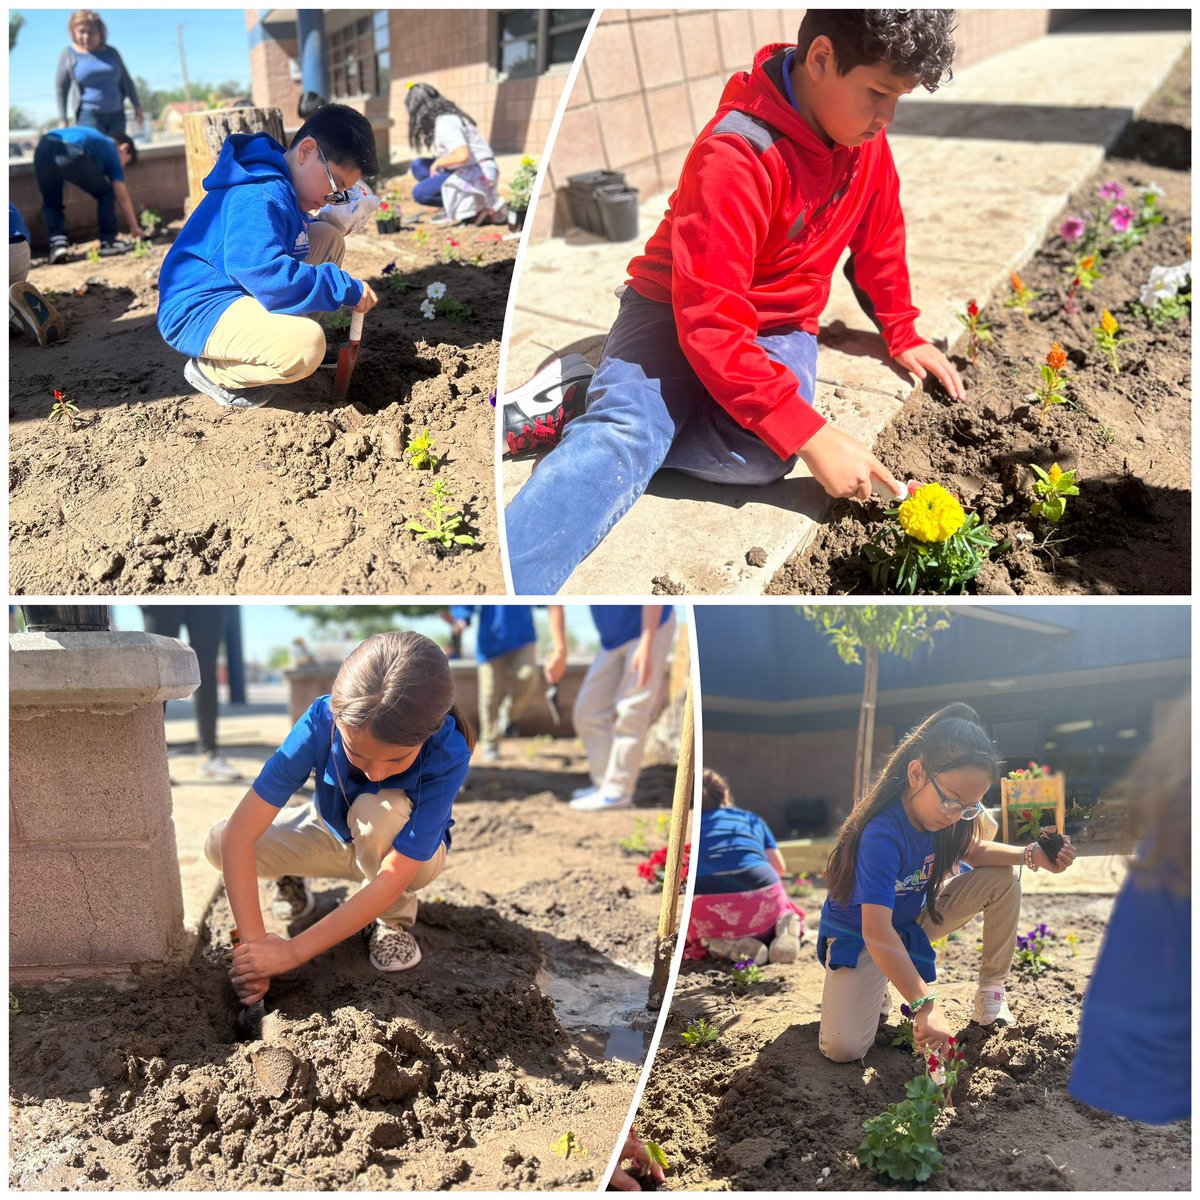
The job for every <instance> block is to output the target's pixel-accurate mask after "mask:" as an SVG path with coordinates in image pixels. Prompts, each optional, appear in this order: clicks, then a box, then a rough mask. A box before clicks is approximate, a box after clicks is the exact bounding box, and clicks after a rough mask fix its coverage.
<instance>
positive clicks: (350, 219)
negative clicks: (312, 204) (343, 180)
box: [316, 179, 380, 237]
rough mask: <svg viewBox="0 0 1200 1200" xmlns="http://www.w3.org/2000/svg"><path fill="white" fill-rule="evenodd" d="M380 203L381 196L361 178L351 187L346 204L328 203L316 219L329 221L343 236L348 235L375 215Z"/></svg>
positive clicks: (356, 230) (318, 212) (320, 210)
mask: <svg viewBox="0 0 1200 1200" xmlns="http://www.w3.org/2000/svg"><path fill="white" fill-rule="evenodd" d="M379 204H380V200H379V197H378V196H377V195H375V193H374V192H373V191H371V189H370V188H369V187H367V185H366V184H365V183H363V182H362V180H361V179H360V180H359V181H358V183H356V184H355V185H354V186H353V187H352V188H351V189H350V198H349V199H348V200H347V201H346V202H345V203H344V204H326V205H325V207H324V208H321V209H318V211H317V215H316V220H318V221H327V222H328V223H329V224H330V225H332V226H333V227H334V228H335V229H337V230H338V231H339V232H340V233H341V235H342V236H343V237H348V236H349V235H350V234H352V233H357V232H358V231H359V230H360V229H362V228H363V226H364V225H366V223H367V222H368V221H370V220H371V219H372V218H373V217H374V216H375V213H376V212H377V211H378V210H379Z"/></svg>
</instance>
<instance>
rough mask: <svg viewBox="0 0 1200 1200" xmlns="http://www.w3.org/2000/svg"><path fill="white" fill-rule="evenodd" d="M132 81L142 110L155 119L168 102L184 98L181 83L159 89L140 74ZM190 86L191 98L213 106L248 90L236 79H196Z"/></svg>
mask: <svg viewBox="0 0 1200 1200" xmlns="http://www.w3.org/2000/svg"><path fill="white" fill-rule="evenodd" d="M133 82H134V86H135V87H136V88H137V91H138V99H139V100H141V102H142V111H143V112H146V113H148V114H149V115H150V116H151V117H153V118H155V119H156V120H157V119H158V118H159V117H160V116H162V111H163V109H164V108H166V106H167V105H168V104H178V103H179V102H180V101H181V100H185V99H186V96H185V95H184V91H183V87H182V85H181V86H180V87H177V88H168V89H166V90H165V91H160V90H159V89H157V88H152V87H151V86H150V84H149V83H147V81H146V80H145V78H144V77H143V76H141V75H136V76H134V80H133ZM191 86H192V99H193V100H198V101H200V102H201V103H205V104H209V105H211V106H214V107H216V106H218V104H219V101H221V100H232V99H234V98H235V97H237V96H245V95H247V94H248V93H249V90H250V89H249V88H247V87H245V86H244V85H243V84H241V83H239V82H238V80H236V79H227V80H225V82H224V83H216V84H213V83H204V82H203V81H197V82H196V83H193V84H192V85H191Z"/></svg>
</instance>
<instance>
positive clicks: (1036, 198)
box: [502, 13, 1191, 596]
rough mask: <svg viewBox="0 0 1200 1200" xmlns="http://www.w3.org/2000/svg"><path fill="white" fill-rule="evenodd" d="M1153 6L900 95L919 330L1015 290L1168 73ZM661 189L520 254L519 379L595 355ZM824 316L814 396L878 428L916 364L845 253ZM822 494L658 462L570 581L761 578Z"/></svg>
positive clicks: (949, 333)
mask: <svg viewBox="0 0 1200 1200" xmlns="http://www.w3.org/2000/svg"><path fill="white" fill-rule="evenodd" d="M1154 16H1155V14H1152V13H1149V14H1144V15H1143V14H1138V13H1126V14H1097V15H1095V16H1089V17H1086V18H1082V19H1081V20H1079V21H1077V22H1074V23H1072V24H1071V25H1070V26H1069V27H1068V28H1067V29H1065V30H1063V31H1062V32H1059V33H1054V34H1050V35H1048V36H1046V37H1043V38H1040V39H1037V40H1036V41H1032V42H1028V43H1025V44H1024V45H1022V46H1019V47H1017V48H1015V49H1013V50H1010V51H1007V52H1005V53H1002V54H999V55H996V56H994V57H993V58H990V59H987V60H986V61H984V62H981V63H978V64H976V65H974V66H972V67H968V68H966V69H965V70H963V71H961V72H956V74H955V77H954V80H953V81H952V82H951V83H950V84H949V85H946V86H944V87H943V88H941V89H940V90H939V91H938V92H936V93H934V94H933V95H932V96H930V95H928V94H927V93H925V92H918V93H914V94H913V95H912V96H910V97H908V98H906V99H905V100H904V101H903V102H902V103H901V105H900V109H899V113H898V118H897V120H896V122H895V124H894V125H893V126H892V128H891V129H890V130H889V139H890V141H891V145H892V150H893V154H894V156H895V158H896V162H897V165H898V168H899V171H900V176H901V182H902V187H903V204H904V212H905V218H906V222H907V227H908V262H909V272H910V275H911V277H912V281H913V297H914V300H915V302H916V305H917V307H918V308H919V309H920V310H921V314H922V315H921V317H920V320H919V321H918V328H919V330H920V332H921V333H922V335H923V336H924V337H925V338H926V339H928V340H929V341H932V342H934V343H937V344H940V345H943V346H953V345H954V343H955V342H956V341H957V340H958V337H959V334H960V333H961V331H962V327H961V326H960V325H959V323H958V321H957V320H956V318H955V313H957V312H960V311H963V310H964V309H965V306H966V303H967V301H968V300H971V299H976V300H978V301H979V303H980V304H981V305H982V304H985V303H986V302H987V301H988V300H989V299H990V298H992V297H999V296H1002V295H1005V294H1007V291H1008V274H1009V271H1011V270H1019V269H1020V268H1021V267H1022V266H1023V265H1024V264H1025V263H1026V262H1027V261H1028V260H1029V259H1030V257H1031V256H1032V255H1033V254H1034V252H1035V251H1036V250H1037V248H1038V246H1040V244H1041V243H1042V241H1043V239H1044V238H1045V236H1046V234H1047V233H1048V232H1049V231H1050V230H1051V229H1052V228H1053V227H1054V225H1055V223H1056V222H1057V220H1058V219H1059V216H1060V214H1061V213H1062V211H1063V208H1064V206H1065V204H1066V202H1067V200H1068V198H1069V196H1070V194H1071V192H1072V191H1073V190H1074V189H1075V188H1077V187H1078V186H1079V185H1080V184H1082V183H1083V182H1084V181H1085V180H1086V179H1087V177H1088V176H1089V175H1090V174H1091V173H1092V172H1093V171H1094V170H1096V168H1098V167H1099V166H1100V164H1101V162H1102V161H1103V159H1104V156H1105V152H1106V150H1107V149H1108V148H1109V147H1111V146H1112V145H1113V144H1114V143H1115V142H1116V140H1117V138H1118V137H1119V135H1120V134H1121V132H1122V130H1123V129H1124V128H1125V126H1126V125H1127V124H1128V122H1129V121H1130V120H1131V119H1132V118H1133V117H1134V116H1135V115H1136V114H1137V113H1138V112H1139V111H1140V109H1141V108H1142V107H1143V106H1144V105H1145V104H1146V102H1147V101H1148V100H1149V99H1150V98H1151V97H1152V96H1153V94H1154V93H1155V91H1156V90H1157V89H1158V88H1159V87H1160V86H1161V84H1162V83H1163V82H1164V80H1165V79H1166V77H1167V75H1168V74H1169V73H1170V70H1171V68H1172V67H1173V66H1174V64H1175V63H1176V61H1177V60H1178V59H1179V57H1180V55H1181V54H1182V53H1183V52H1184V50H1185V49H1186V47H1187V46H1188V45H1189V44H1190V40H1191V34H1190V32H1188V31H1179V30H1173V29H1171V30H1162V31H1160V30H1158V29H1156V28H1155V25H1154ZM1033 97H1036V98H1037V99H1036V102H1034V100H1033V99H1032V98H1033ZM666 202H667V193H662V194H660V195H658V196H653V197H649V198H646V199H645V200H644V202H643V203H642V204H641V207H640V232H639V238H638V240H637V241H630V242H625V243H620V244H615V245H614V244H610V243H607V242H604V241H601V240H600V239H597V238H594V237H592V236H590V235H587V234H583V233H579V232H573V233H572V234H570V235H569V236H568V237H567V238H566V239H563V238H555V239H551V240H550V241H547V242H544V243H541V244H539V245H535V246H532V247H530V248H529V249H527V250H526V251H525V252H524V253H523V254H522V256H521V261H520V263H519V266H518V272H519V274H518V277H517V281H516V288H517V296H516V306H515V312H514V317H513V323H512V329H511V333H510V336H509V341H508V349H507V357H506V367H505V376H506V379H507V382H508V384H509V385H512V386H516V385H519V384H520V383H521V382H523V381H524V380H525V379H527V378H528V377H529V376H530V375H532V374H533V373H534V372H535V371H536V370H537V369H538V368H539V367H540V366H541V365H543V364H544V363H545V362H546V361H548V360H549V359H551V358H553V357H555V356H557V355H560V354H562V353H565V352H567V351H571V350H575V351H578V352H580V353H582V354H584V355H585V356H586V357H587V358H588V359H589V360H591V361H592V362H593V363H595V362H596V361H597V360H598V358H599V353H600V349H601V347H602V345H603V342H604V338H605V335H606V334H607V332H608V329H609V327H610V326H611V324H612V321H613V319H614V317H615V315H616V311H617V301H616V299H615V297H614V296H613V290H614V289H615V288H616V287H617V286H618V285H619V284H620V283H621V282H622V281H623V280H624V278H625V267H626V264H627V263H628V262H629V260H630V259H631V258H632V257H633V256H634V255H635V254H637V253H639V252H640V250H641V247H642V244H643V243H644V241H645V239H646V238H647V237H648V236H649V235H650V233H651V232H652V231H653V230H654V228H655V226H656V225H657V223H658V221H659V220H660V219H661V216H662V213H663V211H664V209H665V207H666ZM564 314H570V315H569V316H568V315H564ZM821 325H822V335H821V356H820V361H819V364H818V369H817V378H818V383H817V407H818V408H819V409H820V410H821V412H822V413H824V414H825V415H826V416H827V417H828V419H829V420H830V421H831V422H832V423H833V424H835V425H836V426H837V427H838V428H840V429H844V430H845V431H846V432H848V433H850V434H851V435H853V436H854V437H856V438H858V439H859V440H860V441H862V442H863V443H865V444H866V445H868V446H869V445H872V444H873V443H874V441H875V438H876V437H877V436H878V434H879V433H880V431H881V430H882V429H883V428H884V427H885V426H886V425H887V424H888V422H889V421H890V420H891V419H892V418H893V417H894V416H895V415H896V413H897V412H898V411H899V410H900V408H901V406H902V405H903V403H904V401H905V399H906V398H907V397H908V396H909V395H910V394H911V393H912V391H913V383H914V381H913V380H912V379H911V378H910V377H909V376H908V375H907V373H905V372H903V371H901V370H899V369H898V368H896V367H894V366H893V365H891V364H890V361H888V360H886V359H885V351H884V347H883V342H882V340H881V339H880V338H879V336H878V334H877V333H876V331H875V329H874V326H873V325H872V324H871V322H870V321H868V319H867V318H866V317H865V315H864V314H863V313H862V311H861V310H860V309H859V307H858V304H857V302H856V301H855V299H854V297H853V294H852V293H851V291H850V288H849V285H848V284H847V283H846V281H845V279H844V277H843V276H842V274H841V272H840V271H839V272H837V274H836V276H835V279H834V284H833V293H832V295H831V298H830V301H829V305H828V307H827V308H826V310H825V312H824V314H823V316H822V318H821ZM531 469H532V464H531V461H530V460H528V459H526V460H522V461H520V462H515V463H514V462H512V461H511V460H510V459H508V458H507V457H506V458H505V459H504V465H503V468H502V481H503V489H504V497H505V503H506V504H507V503H508V501H509V500H511V499H512V497H513V496H514V495H515V494H516V492H517V491H518V490H519V489H520V487H521V486H522V485H523V484H524V483H525V481H526V480H527V479H528V478H529V474H530V471H531ZM580 483H581V486H586V481H585V480H581V481H580ZM826 507H827V498H826V497H825V494H824V492H823V491H822V490H821V489H820V488H819V487H818V486H817V484H816V483H815V482H814V481H813V480H812V478H811V477H810V476H809V474H808V471H807V469H806V468H805V467H804V465H803V463H801V464H799V465H798V466H797V468H796V469H795V470H794V471H793V472H792V474H791V475H790V476H789V477H788V478H787V479H784V480H781V481H780V482H778V483H776V484H773V485H771V486H770V487H766V488H743V487H720V486H717V485H711V484H704V483H701V482H699V481H697V480H693V479H689V478H687V477H685V476H682V475H679V474H677V473H675V472H664V473H662V474H661V475H659V476H658V477H656V479H655V480H654V481H653V483H652V484H651V487H650V489H649V491H647V493H646V495H645V496H643V497H642V499H641V500H639V501H638V503H637V504H636V505H635V506H634V507H633V509H632V510H631V511H630V513H629V514H628V515H627V516H626V517H625V518H624V519H623V520H622V521H621V522H620V523H619V524H618V525H617V527H616V528H615V529H614V530H613V532H612V533H611V534H610V535H609V536H608V538H606V539H605V541H604V543H603V544H602V545H601V546H600V547H599V548H598V549H597V550H596V551H595V553H593V554H592V555H591V557H590V558H588V559H587V560H586V561H585V562H584V563H582V564H581V565H580V566H579V567H578V569H577V570H576V571H575V573H574V574H573V575H572V576H571V578H570V579H569V580H568V581H567V583H566V584H565V586H564V587H563V589H562V590H563V593H564V594H575V595H585V594H586V595H600V596H610V595H649V594H652V593H653V591H654V585H653V582H652V581H653V579H654V578H655V577H656V576H666V577H668V578H669V579H670V580H671V581H672V582H673V583H675V584H678V585H680V587H681V588H682V590H683V593H684V594H687V595H705V594H716V593H725V594H728V593H735V594H743V595H760V594H762V593H763V591H764V590H765V589H766V587H767V584H768V583H769V582H770V580H771V577H772V576H773V575H774V573H775V571H776V570H778V568H779V567H780V566H782V564H783V563H784V561H785V560H786V559H788V558H789V557H790V556H791V555H792V554H794V553H795V552H796V551H797V550H799V549H802V548H803V547H805V546H807V545H809V544H810V543H811V541H812V539H813V538H814V537H815V536H816V534H817V532H818V530H819V528H820V522H821V521H822V518H823V514H824V512H825V510H826ZM752 547H761V548H762V550H763V551H764V554H763V555H761V556H756V562H758V563H759V565H757V566H750V565H748V563H747V561H746V554H747V551H748V550H750V549H751V548H752Z"/></svg>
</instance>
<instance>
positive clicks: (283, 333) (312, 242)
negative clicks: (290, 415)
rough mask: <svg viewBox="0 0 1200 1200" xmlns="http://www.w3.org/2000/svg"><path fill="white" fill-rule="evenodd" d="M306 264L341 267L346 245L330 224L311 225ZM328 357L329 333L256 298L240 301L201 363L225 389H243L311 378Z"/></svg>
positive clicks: (223, 317) (224, 315)
mask: <svg viewBox="0 0 1200 1200" xmlns="http://www.w3.org/2000/svg"><path fill="white" fill-rule="evenodd" d="M308 240H309V252H308V257H307V258H305V260H304V261H305V262H306V263H311V264H312V265H314V266H315V265H316V264H318V263H326V262H331V263H336V264H337V265H338V266H341V263H342V259H343V258H344V257H345V255H346V242H345V239H344V238H343V237H342V235H341V233H340V232H339V231H338V230H336V229H334V227H333V226H332V225H329V224H327V223H326V222H324V221H314V222H313V223H312V224H311V225H309V227H308ZM324 357H325V331H324V329H322V328H321V325H320V323H319V322H317V321H313V320H310V319H309V318H308V317H285V316H281V315H280V314H278V313H272V312H268V311H267V310H266V309H265V308H264V307H263V306H262V305H261V304H260V303H259V302H258V301H257V300H255V299H254V297H253V296H243V297H242V298H241V299H240V300H235V301H234V302H233V303H232V304H231V305H230V306H229V307H228V308H227V309H226V310H225V311H224V312H223V313H222V314H221V319H220V320H219V321H218V322H217V324H216V328H214V329H213V331H212V333H210V334H209V335H208V341H207V342H205V343H204V353H203V354H202V355H201V356H200V358H199V362H200V365H201V366H202V367H203V368H204V373H205V374H206V375H207V376H208V377H209V378H210V379H214V380H216V382H217V383H219V384H220V385H221V386H222V387H225V388H233V389H235V390H240V389H242V388H255V387H263V386H264V385H266V384H274V383H298V382H299V381H300V380H301V379H307V378H308V377H309V376H310V375H311V374H312V373H313V372H314V371H315V370H316V369H317V368H318V367H319V366H320V365H321V360H322V359H323V358H324Z"/></svg>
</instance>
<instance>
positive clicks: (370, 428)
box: [9, 223, 517, 595]
mask: <svg viewBox="0 0 1200 1200" xmlns="http://www.w3.org/2000/svg"><path fill="white" fill-rule="evenodd" d="M179 227H180V226H179V223H176V224H175V225H174V226H173V227H172V229H171V231H170V233H169V235H168V236H173V234H174V233H175V232H177V231H178V229H179ZM500 237H501V235H500V233H499V232H498V231H495V230H483V229H471V230H464V229H449V230H447V229H442V228H437V229H430V228H427V227H426V226H418V227H416V228H410V229H408V230H407V231H406V232H404V233H400V234H394V235H387V236H379V235H377V234H374V233H372V234H370V235H367V234H356V235H353V236H351V237H350V238H349V239H348V240H347V247H346V259H345V263H344V264H343V265H344V266H345V268H346V269H347V270H348V271H349V272H350V273H351V274H353V275H355V276H356V277H358V278H363V279H366V280H367V281H368V282H370V284H371V285H372V286H373V287H374V288H375V290H376V292H377V293H378V294H379V296H380V302H379V304H378V305H377V306H376V307H375V308H374V309H373V310H372V311H371V312H370V313H369V314H367V317H366V319H365V321H364V328H363V339H362V351H361V355H360V358H359V362H358V366H357V368H356V370H355V373H354V377H353V380H352V382H351V386H350V393H349V396H348V399H347V401H346V402H344V403H339V402H337V401H335V400H334V398H333V377H334V372H333V371H332V370H329V369H319V370H318V371H317V372H316V374H315V375H313V376H312V377H310V378H309V379H307V380H305V381H303V382H302V383H299V384H296V385H293V386H292V387H290V388H275V389H272V390H271V392H272V397H271V400H270V402H269V403H268V404H267V405H266V406H265V407H263V408H259V409H254V410H252V411H248V412H238V411H230V410H227V409H221V408H219V407H218V406H217V405H216V404H214V403H213V402H212V401H211V400H209V399H208V398H206V397H202V396H198V395H196V394H194V393H193V392H192V391H191V389H190V388H189V386H188V385H187V384H186V383H185V382H184V379H183V365H184V359H183V356H182V355H180V354H177V353H176V352H175V351H173V350H171V349H170V348H169V347H168V346H167V345H166V344H165V343H164V342H163V341H162V338H161V337H160V336H159V334H158V331H157V329H156V327H155V313H156V310H157V304H158V299H157V279H158V270H159V267H160V266H161V265H162V260H163V257H164V256H165V253H166V249H167V243H166V241H165V240H162V241H160V242H158V243H156V244H155V246H154V248H153V249H152V250H151V252H150V254H149V256H148V257H145V258H142V259H134V258H133V257H132V256H130V255H126V256H124V257H122V258H109V259H104V260H102V262H101V263H100V264H96V265H92V264H89V263H87V262H85V261H82V260H80V261H75V262H68V263H63V264H59V265H56V266H48V265H38V266H36V267H35V269H34V271H33V273H32V275H31V280H32V281H33V282H34V283H36V284H37V286H38V287H40V288H42V289H43V290H47V291H52V292H54V293H55V296H54V303H55V304H56V305H57V306H58V307H59V309H60V310H61V312H62V315H63V317H64V319H65V321H66V323H67V328H68V331H69V336H68V338H67V340H66V341H64V342H63V343H61V344H58V345H53V346H50V347H47V348H46V349H41V348H39V347H38V346H36V345H34V344H32V343H31V342H30V340H29V339H28V338H23V337H15V338H13V339H12V341H11V345H10V394H9V420H10V435H9V444H10V458H9V463H10V477H9V486H10V535H11V536H10V571H11V580H12V590H13V591H14V593H18V594H74V593H81V594H82V593H95V592H104V593H105V594H135V593H136V594H146V595H153V594H166V593H181V594H189V595H190V594H197V593H219V594H225V595H234V594H250V593H266V594H272V595H281V594H291V595H295V594H349V593H353V594H358V595H362V594H379V593H392V594H398V593H406V594H410V595H412V594H422V593H439V594H444V593H449V592H465V593H468V594H476V595H483V594H486V593H495V592H499V591H503V588H504V584H503V573H502V570H501V566H500V555H499V549H498V539H497V532H496V530H497V525H496V511H495V501H494V494H495V486H494V465H493V464H494V429H495V409H494V408H493V407H492V406H491V405H490V404H489V402H488V399H489V396H490V395H491V393H492V391H493V390H494V388H495V386H496V378H497V373H498V369H499V351H500V336H501V330H502V327H503V323H504V310H505V305H506V303H507V299H508V288H509V282H510V279H511V275H512V260H513V256H514V254H515V252H516V251H515V248H516V245H517V243H516V242H515V241H510V242H504V241H500V240H498V239H499V238H500ZM385 271H386V274H385ZM435 282H440V283H443V284H444V285H445V286H446V295H447V298H448V299H452V300H454V301H457V302H459V303H460V304H462V305H465V306H466V308H467V309H468V310H469V315H467V316H465V317H464V318H463V319H462V320H455V319H452V318H451V317H449V316H441V315H439V316H438V317H437V318H435V319H434V320H432V321H431V320H428V319H426V318H425V317H424V316H423V315H422V313H421V309H420V305H421V301H422V300H423V299H424V298H425V290H426V288H427V286H428V285H429V284H431V283H435ZM80 292H82V294H79V293H80ZM335 324H336V323H335ZM327 338H328V342H329V344H330V345H331V346H335V347H336V346H340V345H344V344H345V339H346V333H345V331H344V329H340V328H330V327H327ZM56 389H58V390H60V391H63V392H66V393H67V394H68V395H69V396H70V397H71V398H72V399H73V400H74V401H75V403H76V404H77V405H78V407H79V410H80V412H79V417H78V418H77V420H76V424H75V427H74V428H68V427H67V426H66V425H65V424H62V423H58V422H51V421H49V420H48V419H47V418H48V416H49V413H50V408H51V405H52V404H53V402H54V400H53V393H54V391H55V390H56ZM425 429H428V430H429V432H430V434H431V435H432V437H433V440H434V446H435V453H436V454H437V456H438V458H439V460H440V462H439V465H438V467H437V469H436V473H432V472H430V471H428V470H424V471H418V470H415V469H413V468H412V467H411V466H409V465H408V463H407V462H406V461H405V457H404V450H405V447H406V446H407V445H408V443H409V442H410V441H411V439H412V438H413V437H414V436H415V435H416V434H418V433H420V432H421V431H422V430H425ZM434 477H436V478H438V479H440V480H442V481H443V482H444V483H445V484H446V485H447V487H448V489H449V492H450V493H451V495H452V497H453V499H452V500H451V501H450V502H449V503H448V508H449V511H451V512H458V513H461V514H462V516H463V518H464V523H463V525H462V526H461V528H460V529H459V530H458V532H459V533H467V534H469V535H471V536H473V537H474V538H475V539H476V541H477V543H478V545H477V546H474V547H464V546H457V545H455V546H452V547H451V548H450V549H449V550H448V551H447V550H443V548H442V547H441V546H440V544H436V543H431V542H427V541H421V540H419V539H418V536H417V535H416V534H415V533H413V532H412V531H411V530H409V529H407V528H406V522H407V521H409V520H414V519H415V520H418V521H421V522H422V523H423V524H424V525H426V526H428V525H429V524H430V522H429V520H428V519H427V518H425V517H423V516H422V509H427V508H429V506H430V496H429V488H430V485H431V483H432V481H433V478H434Z"/></svg>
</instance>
